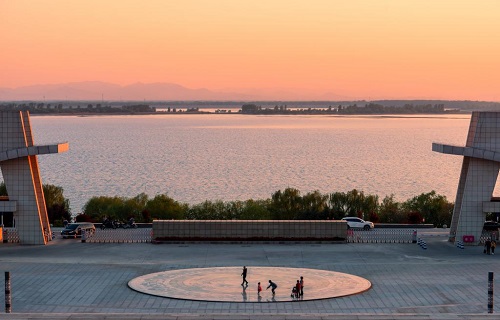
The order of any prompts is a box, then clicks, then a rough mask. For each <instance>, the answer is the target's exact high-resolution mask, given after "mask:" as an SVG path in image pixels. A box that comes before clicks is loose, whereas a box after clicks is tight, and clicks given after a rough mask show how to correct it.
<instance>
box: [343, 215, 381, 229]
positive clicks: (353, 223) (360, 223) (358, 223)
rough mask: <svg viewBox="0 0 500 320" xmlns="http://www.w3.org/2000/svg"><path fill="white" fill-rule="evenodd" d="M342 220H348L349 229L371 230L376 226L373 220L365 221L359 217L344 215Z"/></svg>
mask: <svg viewBox="0 0 500 320" xmlns="http://www.w3.org/2000/svg"><path fill="white" fill-rule="evenodd" d="M342 220H344V221H346V222H347V229H351V228H352V229H363V230H371V229H373V228H374V225H373V222H370V221H365V220H363V219H360V218H357V217H344V218H342Z"/></svg>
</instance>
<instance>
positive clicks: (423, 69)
mask: <svg viewBox="0 0 500 320" xmlns="http://www.w3.org/2000/svg"><path fill="white" fill-rule="evenodd" d="M0 45H1V46H2V49H1V51H0V87H7V88H16V87H20V86H27V85H34V84H51V83H65V82H79V81H104V82H110V83H116V84H120V85H127V84H131V83H135V82H143V83H152V82H168V83H176V84H180V85H182V86H185V87H188V88H207V89H210V90H219V91H222V90H232V91H241V92H243V91H245V90H246V91H252V90H267V91H270V92H275V91H276V92H277V91H279V90H281V89H287V90H294V91H300V92H303V93H304V95H306V96H308V97H311V98H312V99H318V100H324V99H328V98H331V97H337V96H340V97H346V98H356V99H382V98H384V99H416V98H422V99H456V100H460V99H467V100H488V101H500V1H496V0H493V1H482V0H479V1H470V0H467V1H462V0H450V1H445V0H439V1H436V0H366V1H356V0H345V1H340V0H339V1H336V0H324V1H323V0H304V1H303V0H265V1H264V0H262V1H259V0H248V1H247V0H179V1H177V0H170V1H169V0H158V1H153V0H147V1H145V0H140V1H135V0H116V1H113V0H105V1H104V0H82V1H72V0H36V1H33V0H27V1H24V0H0ZM276 98H277V99H286V98H287V97H286V96H279V94H277V96H276Z"/></svg>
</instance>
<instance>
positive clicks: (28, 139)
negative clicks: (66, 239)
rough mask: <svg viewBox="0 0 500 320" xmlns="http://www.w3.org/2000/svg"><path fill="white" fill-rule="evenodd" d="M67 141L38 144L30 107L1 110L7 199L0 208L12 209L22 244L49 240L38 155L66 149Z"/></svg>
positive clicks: (1, 164) (2, 165) (0, 160)
mask: <svg viewBox="0 0 500 320" xmlns="http://www.w3.org/2000/svg"><path fill="white" fill-rule="evenodd" d="M68 149H69V145H68V143H60V144H54V145H44V146H35V145H34V142H33V135H32V132H31V125H30V118H29V112H28V111H3V112H0V168H1V170H2V175H3V178H4V182H5V186H6V188H7V194H8V195H9V200H8V201H1V202H0V212H13V213H14V221H15V227H16V228H17V230H18V233H19V241H20V243H21V244H47V242H48V241H50V240H51V234H52V233H51V230H50V224H49V219H48V216H47V207H46V205H45V198H44V195H43V190H42V179H41V177H40V170H39V168H38V159H37V157H36V156H37V155H39V154H49V153H59V152H65V151H67V150H68Z"/></svg>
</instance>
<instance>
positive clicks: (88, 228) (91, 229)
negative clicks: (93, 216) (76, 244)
mask: <svg viewBox="0 0 500 320" xmlns="http://www.w3.org/2000/svg"><path fill="white" fill-rule="evenodd" d="M82 230H85V233H86V234H88V235H92V234H94V233H95V226H94V224H93V223H90V222H75V223H70V224H68V225H67V226H66V228H64V230H62V231H61V235H62V237H63V238H64V239H66V238H77V237H81V236H82Z"/></svg>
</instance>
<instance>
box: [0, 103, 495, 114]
mask: <svg viewBox="0 0 500 320" xmlns="http://www.w3.org/2000/svg"><path fill="white" fill-rule="evenodd" d="M499 109H500V103H498V102H483V101H444V100H443V101H442V100H379V101H369V102H368V101H283V102H282V101H260V102H238V101H144V102H142V101H141V102H138V101H109V102H105V101H50V102H46V101H43V102H42V101H10V102H8V101H5V102H0V110H2V111H7V110H12V111H17V110H28V111H29V112H30V113H31V114H33V115H43V114H47V115H99V114H103V115H124V114H125V115H130V114H138V115H141V114H147V115H151V114H221V113H223V114H265V115H273V114H277V115H301V114H317V115H359V114H366V115H371V114H449V113H460V112H465V113H466V112H470V111H473V110H481V111H488V110H491V111H493V110H499Z"/></svg>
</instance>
